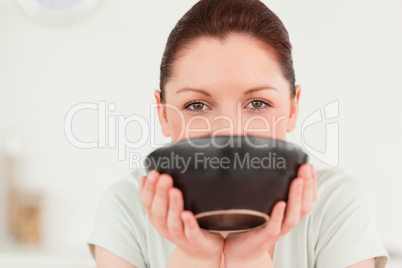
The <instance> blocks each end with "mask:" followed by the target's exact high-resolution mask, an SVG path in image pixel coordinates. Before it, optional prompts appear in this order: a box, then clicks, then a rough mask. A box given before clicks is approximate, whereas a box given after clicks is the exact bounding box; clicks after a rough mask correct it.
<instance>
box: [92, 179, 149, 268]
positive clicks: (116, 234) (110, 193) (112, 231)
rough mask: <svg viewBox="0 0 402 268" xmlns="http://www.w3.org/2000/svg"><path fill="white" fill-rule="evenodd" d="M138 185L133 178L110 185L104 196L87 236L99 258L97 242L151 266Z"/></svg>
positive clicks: (136, 262)
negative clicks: (146, 255) (145, 251)
mask: <svg viewBox="0 0 402 268" xmlns="http://www.w3.org/2000/svg"><path fill="white" fill-rule="evenodd" d="M137 192H138V188H137V187H135V186H134V185H133V183H132V182H131V181H129V180H127V179H126V180H121V181H118V182H116V183H114V184H113V185H112V186H110V187H109V188H108V189H107V190H106V191H105V192H104V193H103V194H102V196H101V199H100V202H99V204H98V208H97V211H96V217H95V222H94V227H93V230H92V232H91V234H90V236H89V238H88V240H87V244H88V246H89V248H90V251H91V254H92V256H93V257H94V258H95V252H94V249H95V245H98V246H101V247H103V248H105V249H107V250H109V251H110V252H112V253H114V254H116V255H117V256H119V257H121V258H123V259H124V260H126V261H128V262H130V263H131V264H133V265H134V266H135V267H137V268H145V267H147V265H146V261H144V257H143V253H142V250H141V248H143V245H142V244H143V243H144V241H145V238H144V231H143V230H142V229H141V228H142V227H141V226H142V217H143V216H142V215H141V214H142V212H143V210H142V207H141V204H140V199H139V194H138V193H137Z"/></svg>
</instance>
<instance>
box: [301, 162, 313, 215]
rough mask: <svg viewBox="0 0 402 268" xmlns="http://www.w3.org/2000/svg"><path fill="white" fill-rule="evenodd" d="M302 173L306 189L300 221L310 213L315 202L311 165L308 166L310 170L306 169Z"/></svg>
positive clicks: (304, 188) (304, 189)
mask: <svg viewBox="0 0 402 268" xmlns="http://www.w3.org/2000/svg"><path fill="white" fill-rule="evenodd" d="M302 173H303V179H304V187H303V199H302V207H301V215H300V219H302V218H303V217H304V216H305V215H306V214H307V213H309V212H310V210H311V207H312V205H313V202H314V201H313V198H314V196H313V195H314V192H313V174H312V173H311V165H309V166H308V169H307V168H306V169H304V170H303V172H302Z"/></svg>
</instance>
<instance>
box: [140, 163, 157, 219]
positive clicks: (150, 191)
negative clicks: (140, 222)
mask: <svg viewBox="0 0 402 268" xmlns="http://www.w3.org/2000/svg"><path fill="white" fill-rule="evenodd" d="M158 178H159V172H158V171H154V172H153V171H152V170H151V171H150V172H149V173H148V176H147V178H146V180H145V182H144V187H143V189H142V196H141V201H142V205H143V206H144V209H145V211H146V212H147V213H148V214H150V212H151V206H152V200H153V198H154V194H155V187H156V183H157V181H158ZM148 216H149V217H150V218H151V217H152V215H148Z"/></svg>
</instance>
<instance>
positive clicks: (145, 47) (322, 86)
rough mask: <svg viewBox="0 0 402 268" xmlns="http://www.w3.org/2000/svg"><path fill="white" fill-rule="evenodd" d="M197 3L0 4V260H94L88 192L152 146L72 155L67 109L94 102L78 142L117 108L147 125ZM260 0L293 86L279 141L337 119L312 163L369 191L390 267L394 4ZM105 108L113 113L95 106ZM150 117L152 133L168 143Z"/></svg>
mask: <svg viewBox="0 0 402 268" xmlns="http://www.w3.org/2000/svg"><path fill="white" fill-rule="evenodd" d="M27 1H34V2H35V1H38V2H41V1H39V0H26V1H25V2H27ZM81 1H85V0H81ZM19 2H24V1H22V0H21V1H19ZM42 2H44V1H42ZM76 2H78V1H76ZM196 2H197V1H195V0H191V1H190V0H186V1H184V0H180V1H179V0H169V1H155V0H152V1H136V0H115V1H113V0H101V1H99V3H98V4H97V5H95V6H94V9H93V10H92V11H91V12H90V13H88V14H87V15H86V16H85V17H83V18H81V19H80V20H77V21H75V22H74V23H70V24H66V25H58V26H55V25H52V23H44V22H43V21H38V20H37V19H34V18H32V17H31V16H29V15H28V14H27V13H26V12H25V11H24V10H23V9H22V8H21V6H20V5H19V3H18V1H15V0H1V1H0V161H1V162H0V213H2V214H0V219H1V221H0V238H1V240H0V241H1V242H0V267H10V268H11V267H42V268H44V267H56V266H57V267H94V266H95V263H94V261H93V260H92V258H91V256H90V255H89V251H88V248H87V245H86V239H87V238H88V236H89V233H90V231H91V228H92V224H93V220H94V216H95V210H96V207H97V204H98V201H99V197H100V196H101V194H102V192H103V191H104V190H105V189H106V188H107V187H108V186H109V185H111V184H112V183H114V182H115V181H117V180H120V179H122V178H123V177H124V176H125V175H126V174H127V173H128V172H129V170H130V163H129V159H128V157H129V154H130V153H132V154H133V153H134V154H138V155H140V156H142V157H144V156H146V154H147V153H148V152H149V151H150V150H151V144H150V141H149V140H148V141H147V142H146V143H145V144H144V146H142V147H141V148H137V149H130V148H128V149H127V150H126V154H123V156H126V160H119V157H118V156H119V155H118V153H119V152H118V151H119V150H118V149H117V148H112V147H111V146H110V143H109V142H108V141H109V140H108V139H107V142H106V144H105V148H93V149H80V148H77V147H75V146H74V145H72V144H71V143H70V142H69V141H68V140H67V138H66V136H65V126H64V121H65V117H66V115H67V113H68V111H69V110H70V109H71V108H72V107H74V106H76V105H77V104H80V103H93V104H94V105H98V106H97V110H91V109H86V110H83V111H80V112H79V113H77V114H76V115H75V116H74V118H73V119H74V120H73V123H72V130H73V134H74V135H75V137H77V138H79V139H80V140H82V141H87V142H90V141H99V137H98V132H99V130H100V131H101V132H102V131H103V133H104V134H105V137H107V138H109V135H108V133H107V130H108V129H109V127H110V126H112V123H111V122H112V121H110V120H116V121H117V117H118V116H125V117H127V116H130V115H134V114H138V115H141V116H142V117H144V118H145V119H146V120H148V121H150V120H151V110H152V109H151V107H150V104H151V103H153V102H154V98H153V91H154V90H155V89H157V88H158V86H159V65H160V61H161V56H162V53H163V49H164V45H165V43H166V40H167V37H168V34H169V33H170V30H171V29H172V28H173V27H174V25H175V23H176V22H177V21H178V19H179V18H180V17H181V16H182V15H183V14H184V13H185V12H186V11H187V10H188V9H189V8H190V7H191V6H192V5H193V4H194V3H196ZM263 2H264V3H266V4H267V6H268V7H269V8H271V9H272V10H273V11H274V12H275V13H276V14H277V15H278V16H279V17H280V18H281V20H282V21H283V22H284V24H285V26H286V27H287V29H288V31H289V33H290V37H291V42H292V44H293V46H294V63H295V71H296V80H297V84H300V85H301V86H302V93H301V97H300V111H299V121H298V125H297V128H296V130H295V131H294V132H293V133H291V134H289V136H288V139H289V140H290V141H292V142H294V143H296V144H298V145H300V146H304V147H309V148H314V149H315V150H316V151H319V152H324V151H325V150H326V139H325V135H326V126H327V125H328V124H329V123H331V122H332V123H337V126H338V127H339V136H338V137H337V141H338V142H339V150H338V149H337V148H338V146H335V149H336V151H337V152H339V154H338V155H337V157H336V158H334V159H335V160H336V161H335V162H334V163H335V164H332V165H331V164H328V162H325V161H324V162H323V161H321V160H322V159H321V160H320V159H319V158H315V157H314V156H312V157H311V159H312V162H313V163H314V164H315V165H316V167H317V168H332V167H333V166H337V167H340V168H343V169H345V171H346V172H348V173H350V174H351V175H353V176H355V177H357V178H358V179H360V180H362V181H364V182H365V183H367V184H368V185H369V186H370V188H371V189H372V191H373V194H374V196H375V200H376V204H377V215H378V219H377V221H378V222H377V223H378V228H379V233H380V235H381V238H382V240H383V242H384V244H385V245H386V247H387V249H388V251H389V253H390V254H391V255H392V256H393V257H394V258H393V260H392V262H391V263H390V266H389V267H401V261H400V258H402V257H401V256H402V231H401V226H402V215H401V213H399V212H400V205H401V204H402V195H401V194H400V191H401V190H402V182H401V179H402V176H401V173H400V171H399V167H400V163H401V160H402V157H401V151H402V140H401V137H402V119H401V116H402V112H401V111H400V103H401V97H402V92H401V91H402V86H401V83H400V77H401V76H402V49H401V48H402V36H401V26H402V16H401V15H402V11H401V10H402V3H401V1H396V0H395V1H391V0H387V1H380V0H376V1H367V0H365V1H362V0H360V1H347V0H341V1H335V2H330V1H325V2H324V1H295V0H294V1H263ZM56 19H57V18H56ZM102 103H105V105H106V107H108V105H109V104H112V105H113V104H114V105H115V107H114V108H115V109H106V110H105V111H104V112H103V111H102V109H101V105H102ZM331 103H336V105H337V106H336V111H337V113H336V117H335V118H332V119H328V120H322V121H320V122H318V123H315V124H311V125H309V126H308V127H305V126H303V122H305V121H306V120H307V119H308V118H310V116H311V115H312V114H314V112H316V111H317V110H320V111H322V116H323V117H324V114H325V113H324V112H325V110H324V107H325V106H326V105H328V104H331ZM109 107H112V106H109ZM333 107H334V106H332V108H333ZM112 108H113V107H112ZM100 111H101V114H102V112H103V115H104V116H105V117H104V118H106V120H103V121H102V120H99V114H98V112H100ZM113 118H114V119H113ZM153 119H156V120H157V118H153ZM102 122H104V126H105V127H106V128H103V123H102ZM155 123H156V124H155V127H156V131H155V135H156V136H155V139H154V140H155V141H156V142H157V143H158V144H163V143H165V142H168V141H169V139H167V138H165V137H163V136H162V135H161V133H160V128H159V125H158V121H156V122H155ZM119 131H120V134H121V135H123V134H124V135H125V137H127V139H128V140H130V141H132V142H135V141H138V140H140V138H141V134H142V131H143V130H142V129H141V126H140V124H139V123H135V122H133V123H130V124H127V126H126V127H125V129H120V130H119ZM117 132H118V131H117ZM302 133H303V134H304V140H303V141H302V139H301V134H302ZM117 134H118V133H117ZM331 144H332V145H333V143H331ZM330 149H331V148H327V150H330ZM332 149H333V148H332ZM120 153H121V152H120ZM120 159H121V158H120ZM10 181H11V182H10ZM10 184H12V185H11V186H10ZM12 189H17V190H15V191H14V190H12ZM10 195H13V196H15V198H16V200H18V202H17V203H16V204H19V205H18V207H17V208H14V210H15V211H19V212H18V213H21V214H18V213H17V214H16V215H14V216H15V217H16V219H17V220H18V219H20V220H21V219H22V220H25V221H31V223H30V224H27V225H28V226H24V225H22V226H19V227H18V228H19V229H17V230H15V232H20V233H19V234H20V235H21V237H20V240H24V239H25V240H24V241H25V243H21V242H18V239H16V238H15V235H14V236H11V235H10V234H9V232H8V231H7V230H6V229H7V224H8V222H10V220H11V219H10V217H9V216H7V215H9V213H8V212H7V211H8V210H9V209H10V204H9V203H8V201H7V200H9V198H8V197H9V196H10ZM24 209H25V210H24ZM24 213H25V214H24ZM27 215H28V216H27ZM34 224H37V228H36V229H35V226H34ZM24 228H25V229H24ZM29 228H31V229H32V230H30V229H29ZM24 230H25V231H24ZM24 232H25V233H24ZM35 241H36V242H35Z"/></svg>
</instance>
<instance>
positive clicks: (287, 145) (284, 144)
mask: <svg viewBox="0 0 402 268" xmlns="http://www.w3.org/2000/svg"><path fill="white" fill-rule="evenodd" d="M245 137H251V138H252V139H257V140H258V139H259V140H264V139H265V140H271V141H274V142H275V143H276V146H275V148H280V149H286V150H293V151H299V152H302V153H304V154H306V152H305V151H304V150H303V149H302V148H301V147H300V146H298V145H296V144H294V143H293V142H289V141H286V140H280V139H275V138H271V137H264V136H258V135H215V136H212V135H209V136H201V137H195V138H189V139H182V140H178V141H174V142H170V143H167V144H165V145H163V146H161V147H159V148H157V149H155V150H153V151H152V152H150V153H149V154H148V156H147V158H149V157H151V156H153V155H155V154H158V153H159V152H160V151H164V150H166V149H168V148H176V147H179V146H183V145H188V144H189V140H191V141H202V140H208V139H231V138H232V139H244V138H245ZM215 148H216V147H215ZM224 148H239V147H231V146H225V147H224ZM266 148H267V147H264V148H257V149H266ZM268 148H269V147H268Z"/></svg>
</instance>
